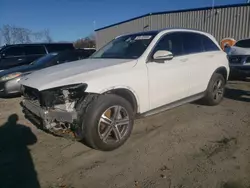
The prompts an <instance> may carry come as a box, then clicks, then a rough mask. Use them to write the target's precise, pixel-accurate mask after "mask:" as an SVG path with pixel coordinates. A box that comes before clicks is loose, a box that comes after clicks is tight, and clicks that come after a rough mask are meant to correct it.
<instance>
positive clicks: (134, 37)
mask: <svg viewBox="0 0 250 188" xmlns="http://www.w3.org/2000/svg"><path fill="white" fill-rule="evenodd" d="M228 75H229V66H228V60H227V58H226V54H225V53H224V52H223V51H222V50H221V49H220V47H219V45H218V43H217V42H216V40H215V39H214V37H213V36H211V35H210V34H208V33H204V32H201V31H196V30H189V29H164V30H159V31H147V32H142V33H135V34H129V35H123V36H119V37H117V38H116V39H114V40H113V41H111V42H110V43H108V44H107V45H106V46H104V47H103V48H101V49H100V50H99V51H97V52H96V53H94V54H93V55H92V56H91V57H90V58H89V59H85V60H79V61H75V62H72V63H66V64H62V65H57V66H54V67H51V68H46V69H43V70H40V71H37V72H34V73H32V74H30V75H28V76H26V77H24V78H23V79H22V80H21V81H20V82H21V84H22V93H23V101H22V106H23V111H24V113H25V114H26V117H27V118H29V119H31V120H39V122H42V124H40V125H42V128H43V129H44V130H46V131H48V132H51V133H53V134H55V135H59V136H72V137H74V139H76V140H78V141H84V143H86V144H87V145H88V146H90V147H92V148H95V149H99V150H103V151H108V150H114V149H116V148H118V147H119V146H121V145H122V144H123V143H124V142H125V141H126V140H127V139H128V138H129V136H130V134H131V131H132V128H133V124H134V119H135V118H136V117H137V116H138V115H139V116H147V115H151V114H155V113H158V112H161V111H163V110H166V109H170V108H173V107H176V106H178V105H182V104H184V103H188V102H191V101H195V100H198V99H204V102H206V103H207V104H208V105H217V104H219V103H220V102H221V100H222V98H223V94H224V88H225V84H226V81H227V79H228Z"/></svg>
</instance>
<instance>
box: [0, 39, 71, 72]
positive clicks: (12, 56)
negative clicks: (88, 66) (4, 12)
mask: <svg viewBox="0 0 250 188" xmlns="http://www.w3.org/2000/svg"><path fill="white" fill-rule="evenodd" d="M73 49H75V48H74V46H73V43H37V44H14V45H5V46H3V47H2V48H0V71H2V70H6V69H9V68H12V67H16V66H20V65H27V64H29V63H31V62H32V61H34V60H36V59H38V58H40V57H42V56H44V55H45V54H48V53H52V52H60V51H64V50H73Z"/></svg>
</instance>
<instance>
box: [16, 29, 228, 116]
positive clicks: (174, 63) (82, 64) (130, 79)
mask: <svg viewBox="0 0 250 188" xmlns="http://www.w3.org/2000/svg"><path fill="white" fill-rule="evenodd" d="M176 31H187V32H196V33H200V34H203V35H206V36H207V37H209V38H210V39H211V40H213V41H214V43H215V44H216V45H217V46H218V47H219V45H218V43H217V42H216V40H215V39H214V37H212V36H211V35H210V34H207V33H203V32H201V31H195V30H189V29H188V30H186V29H166V30H162V31H160V32H159V33H158V34H157V36H156V37H155V38H154V39H153V40H152V42H151V43H150V45H149V46H148V48H147V49H146V50H145V52H144V53H143V54H142V56H141V57H139V58H138V59H136V60H130V59H125V60H124V59H85V60H79V61H76V62H72V63H67V64H61V65H57V66H54V67H50V68H47V69H43V70H39V71H36V72H34V73H32V74H30V75H27V76H26V77H24V78H23V79H22V80H21V81H20V83H21V84H22V85H25V86H29V87H33V88H36V89H38V90H40V91H42V90H46V89H50V88H55V87H60V86H66V85H70V84H75V83H86V84H88V87H87V90H86V92H90V93H100V94H101V93H103V92H106V91H108V90H112V89H114V88H126V89H129V90H130V91H131V92H132V93H134V95H135V97H136V99H137V103H138V106H139V107H138V113H144V112H147V111H150V110H152V109H155V108H157V107H160V106H163V105H165V104H169V103H171V102H174V101H177V100H180V99H183V98H185V97H189V96H192V95H194V94H198V93H201V92H204V91H205V90H206V88H207V85H208V82H209V80H210V78H211V76H212V74H213V73H214V71H215V70H216V69H217V68H219V67H225V68H226V69H227V70H228V72H229V67H228V60H227V58H226V54H225V53H224V52H223V51H222V50H221V51H216V52H206V53H199V54H193V55H184V56H179V57H174V58H173V59H172V60H170V61H167V62H165V63H155V62H147V57H148V54H149V53H150V52H151V50H152V49H153V47H154V46H155V44H156V43H157V41H158V40H159V39H160V38H161V36H163V35H165V34H167V33H170V32H176ZM219 48H220V47H219Z"/></svg>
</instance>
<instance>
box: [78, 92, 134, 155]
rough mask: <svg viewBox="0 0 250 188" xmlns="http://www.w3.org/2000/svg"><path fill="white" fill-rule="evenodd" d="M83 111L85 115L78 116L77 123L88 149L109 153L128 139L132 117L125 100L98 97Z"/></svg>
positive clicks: (104, 96)
mask: <svg viewBox="0 0 250 188" xmlns="http://www.w3.org/2000/svg"><path fill="white" fill-rule="evenodd" d="M81 110H83V109H81ZM83 111H84V112H85V113H83V114H82V115H81V116H80V121H79V122H81V126H82V135H83V138H84V141H85V142H86V143H87V145H89V146H90V147H92V148H94V149H98V150H103V151H111V150H114V149H116V148H118V147H120V146H121V145H123V144H124V143H125V142H126V140H127V139H128V138H129V136H130V134H131V132H132V129H133V124H134V115H133V109H132V107H131V104H130V103H129V102H128V101H127V100H126V99H124V98H122V97H120V96H117V95H113V94H107V95H100V96H98V97H97V98H96V99H95V100H93V101H91V102H90V104H89V106H88V107H87V109H86V110H83ZM80 113H81V112H80Z"/></svg>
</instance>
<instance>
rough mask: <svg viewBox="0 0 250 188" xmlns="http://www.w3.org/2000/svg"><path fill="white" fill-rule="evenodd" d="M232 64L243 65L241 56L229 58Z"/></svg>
mask: <svg viewBox="0 0 250 188" xmlns="http://www.w3.org/2000/svg"><path fill="white" fill-rule="evenodd" d="M229 63H230V64H242V57H241V56H231V57H229Z"/></svg>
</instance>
